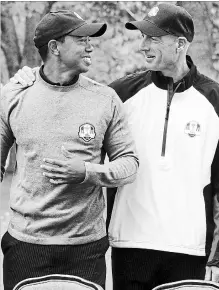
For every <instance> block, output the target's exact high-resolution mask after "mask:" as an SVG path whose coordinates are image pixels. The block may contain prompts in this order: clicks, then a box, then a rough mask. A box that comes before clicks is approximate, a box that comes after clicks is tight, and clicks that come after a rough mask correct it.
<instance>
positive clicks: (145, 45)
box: [139, 35, 151, 51]
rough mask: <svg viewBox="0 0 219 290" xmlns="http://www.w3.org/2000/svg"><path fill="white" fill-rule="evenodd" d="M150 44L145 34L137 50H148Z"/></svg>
mask: <svg viewBox="0 0 219 290" xmlns="http://www.w3.org/2000/svg"><path fill="white" fill-rule="evenodd" d="M150 44H151V41H150V38H149V37H148V36H147V35H145V36H144V37H143V39H142V41H141V43H140V45H139V50H140V51H146V50H147V51H148V50H150Z"/></svg>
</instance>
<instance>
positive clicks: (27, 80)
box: [10, 66, 36, 87]
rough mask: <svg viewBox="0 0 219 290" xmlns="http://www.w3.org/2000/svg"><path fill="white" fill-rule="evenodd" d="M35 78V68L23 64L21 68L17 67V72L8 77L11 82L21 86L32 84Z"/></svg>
mask: <svg viewBox="0 0 219 290" xmlns="http://www.w3.org/2000/svg"><path fill="white" fill-rule="evenodd" d="M35 80H36V75H35V70H34V69H32V68H30V67H28V66H24V67H23V68H22V69H19V70H18V72H17V73H16V74H15V75H14V76H13V77H12V78H10V81H11V82H12V83H14V84H17V83H20V84H21V85H22V86H23V87H29V86H32V85H33V83H34V82H35Z"/></svg>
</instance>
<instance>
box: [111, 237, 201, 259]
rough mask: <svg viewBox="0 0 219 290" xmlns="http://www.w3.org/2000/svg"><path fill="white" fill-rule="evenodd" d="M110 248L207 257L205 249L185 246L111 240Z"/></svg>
mask: <svg viewBox="0 0 219 290" xmlns="http://www.w3.org/2000/svg"><path fill="white" fill-rule="evenodd" d="M109 243H110V246H111V247H114V248H136V249H148V250H157V251H164V252H172V253H180V254H187V255H194V256H206V253H205V248H203V247H197V248H189V247H185V246H183V245H180V246H176V245H171V246H170V245H159V244H155V243H149V242H131V241H115V240H109Z"/></svg>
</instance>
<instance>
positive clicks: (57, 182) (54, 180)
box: [49, 179, 66, 184]
mask: <svg viewBox="0 0 219 290" xmlns="http://www.w3.org/2000/svg"><path fill="white" fill-rule="evenodd" d="M49 182H50V183H53V184H65V183H66V182H65V181H64V180H62V179H50V180H49Z"/></svg>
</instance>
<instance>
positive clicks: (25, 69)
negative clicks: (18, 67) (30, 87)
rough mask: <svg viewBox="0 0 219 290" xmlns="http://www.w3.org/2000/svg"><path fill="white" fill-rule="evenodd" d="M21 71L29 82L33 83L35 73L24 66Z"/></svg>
mask: <svg viewBox="0 0 219 290" xmlns="http://www.w3.org/2000/svg"><path fill="white" fill-rule="evenodd" d="M22 71H23V72H25V74H26V75H27V77H28V79H29V81H32V82H34V81H35V80H36V75H35V74H36V72H35V70H33V69H32V68H30V67H28V66H24V67H23V68H22Z"/></svg>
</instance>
